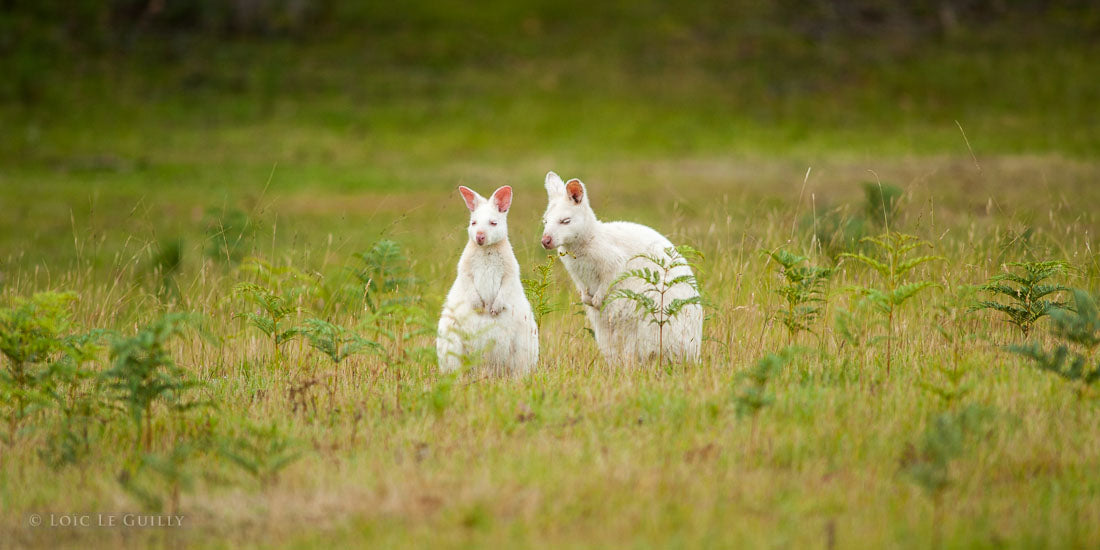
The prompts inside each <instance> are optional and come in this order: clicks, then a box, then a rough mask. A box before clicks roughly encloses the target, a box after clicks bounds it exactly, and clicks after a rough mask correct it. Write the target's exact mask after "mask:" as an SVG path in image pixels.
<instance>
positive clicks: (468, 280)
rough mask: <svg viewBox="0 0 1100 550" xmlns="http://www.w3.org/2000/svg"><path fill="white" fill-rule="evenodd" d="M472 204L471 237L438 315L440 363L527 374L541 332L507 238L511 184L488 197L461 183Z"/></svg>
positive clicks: (452, 368) (447, 369)
mask: <svg viewBox="0 0 1100 550" xmlns="http://www.w3.org/2000/svg"><path fill="white" fill-rule="evenodd" d="M458 190H459V192H460V193H462V198H463V199H464V200H465V201H466V208H469V209H470V225H469V227H468V228H467V232H468V233H469V236H470V239H469V241H467V243H466V248H465V249H464V250H463V251H462V257H461V258H459V260H458V277H457V278H456V279H455V283H454V285H453V286H452V287H451V291H450V292H448V293H447V299H446V300H445V301H444V303H443V313H442V314H441V315H440V318H439V331H438V334H437V338H436V344H435V346H436V353H437V354H438V356H439V368H440V370H442V371H444V372H452V371H455V370H458V369H459V368H461V367H463V366H466V365H472V366H475V367H477V368H481V369H484V370H486V371H488V372H490V373H492V374H526V373H528V372H530V371H531V369H533V368H534V367H535V364H536V363H537V362H538V359H539V333H538V327H537V326H536V325H535V316H534V314H533V313H532V312H531V304H530V303H529V302H528V301H527V296H526V295H525V294H524V293H523V284H522V283H520V278H519V276H520V271H519V263H517V262H516V256H515V254H514V253H513V252H512V245H511V243H509V242H508V208H509V207H510V206H511V205H512V188H511V187H508V186H504V187H501V188H500V189H497V190H496V191H495V192H493V195H492V197H491V198H490V199H489V200H486V199H485V198H484V197H482V196H481V195H479V194H477V193H475V192H474V191H472V190H471V189H469V188H466V187H459V188H458Z"/></svg>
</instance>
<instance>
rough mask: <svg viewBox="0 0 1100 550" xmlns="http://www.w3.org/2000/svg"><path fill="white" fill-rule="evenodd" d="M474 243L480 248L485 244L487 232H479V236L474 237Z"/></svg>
mask: <svg viewBox="0 0 1100 550" xmlns="http://www.w3.org/2000/svg"><path fill="white" fill-rule="evenodd" d="M474 241H476V242H477V245H478V246H481V245H483V244H485V232H484V231H478V232H477V234H475V235H474Z"/></svg>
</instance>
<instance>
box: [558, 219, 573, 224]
mask: <svg viewBox="0 0 1100 550" xmlns="http://www.w3.org/2000/svg"><path fill="white" fill-rule="evenodd" d="M571 221H573V218H562V219H561V221H559V222H558V223H560V224H562V225H569V222H571Z"/></svg>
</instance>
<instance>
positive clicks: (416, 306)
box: [352, 239, 435, 367]
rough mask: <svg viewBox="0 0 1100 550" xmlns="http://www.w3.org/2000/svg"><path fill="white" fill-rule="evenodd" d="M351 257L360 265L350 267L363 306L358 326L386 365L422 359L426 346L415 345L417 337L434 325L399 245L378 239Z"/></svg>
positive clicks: (426, 353)
mask: <svg viewBox="0 0 1100 550" xmlns="http://www.w3.org/2000/svg"><path fill="white" fill-rule="evenodd" d="M354 256H355V258H356V259H358V260H359V261H360V263H361V264H362V265H361V266H360V267H358V268H354V269H353V270H352V272H353V273H354V275H355V278H356V279H358V281H359V284H360V289H361V296H360V298H361V300H362V304H363V306H364V308H363V312H362V316H361V321H360V323H359V328H360V329H361V330H363V331H365V332H366V333H367V334H369V336H370V337H371V338H373V339H374V341H375V342H377V343H378V346H379V347H378V348H377V350H378V351H380V352H381V353H382V359H383V362H384V363H385V364H386V365H387V366H389V367H393V366H396V365H400V364H405V363H409V362H419V361H422V360H423V359H424V358H426V357H427V356H428V355H429V353H428V348H426V347H424V346H416V345H415V344H416V342H417V341H418V338H419V337H421V336H425V335H428V334H433V333H434V330H435V326H434V325H433V324H432V320H431V319H430V317H431V316H430V314H429V313H428V311H427V309H426V308H425V307H424V304H423V300H422V299H421V297H420V296H419V295H418V294H416V293H415V289H416V287H417V286H418V285H419V284H420V280H419V279H418V278H417V277H416V276H415V275H414V274H413V270H412V267H411V266H410V262H409V259H408V257H407V256H406V255H405V252H404V250H403V249H402V248H401V245H400V244H399V243H397V242H395V241H391V240H388V239H382V240H380V241H378V242H376V243H374V245H373V246H372V247H371V248H370V249H369V250H367V251H365V252H360V253H357V254H355V255H354Z"/></svg>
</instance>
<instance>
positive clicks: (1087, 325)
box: [1008, 289, 1100, 396]
mask: <svg viewBox="0 0 1100 550" xmlns="http://www.w3.org/2000/svg"><path fill="white" fill-rule="evenodd" d="M1070 292H1071V293H1072V294H1073V301H1074V308H1073V310H1070V309H1062V308H1058V309H1053V310H1051V312H1050V319H1051V324H1052V325H1053V327H1052V329H1053V330H1052V332H1053V334H1054V336H1055V337H1056V338H1057V339H1059V340H1061V342H1062V343H1060V344H1059V345H1058V346H1057V347H1056V348H1054V350H1052V351H1050V352H1047V351H1045V350H1044V349H1043V348H1042V347H1041V346H1040V345H1039V344H1036V343H1034V342H1032V343H1028V344H1020V345H1015V346H1009V348H1008V349H1009V351H1011V352H1013V353H1017V354H1020V355H1023V356H1024V357H1027V358H1028V359H1030V360H1031V361H1032V362H1033V363H1034V364H1035V366H1036V367H1038V368H1039V369H1041V370H1044V371H1047V372H1050V373H1053V374H1056V375H1058V376H1060V377H1062V378H1064V379H1066V380H1068V381H1071V382H1078V383H1080V386H1079V387H1078V395H1079V396H1084V394H1085V391H1087V390H1088V389H1089V388H1091V387H1092V385H1093V384H1095V383H1096V382H1097V381H1100V363H1098V362H1097V358H1096V348H1097V346H1100V311H1098V310H1097V306H1096V300H1095V299H1094V298H1093V297H1092V296H1090V295H1089V293H1088V292H1085V291H1083V290H1078V289H1071V290H1070Z"/></svg>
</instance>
